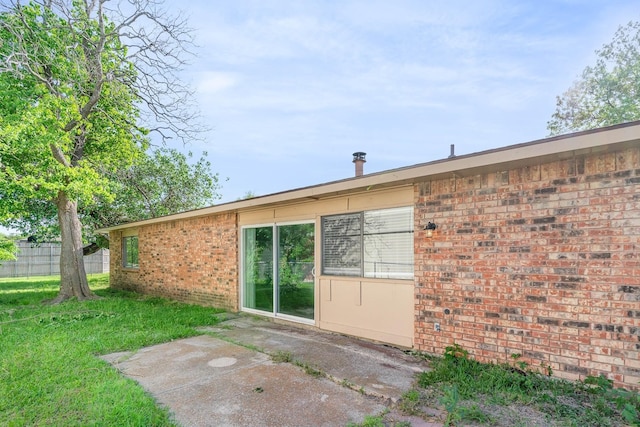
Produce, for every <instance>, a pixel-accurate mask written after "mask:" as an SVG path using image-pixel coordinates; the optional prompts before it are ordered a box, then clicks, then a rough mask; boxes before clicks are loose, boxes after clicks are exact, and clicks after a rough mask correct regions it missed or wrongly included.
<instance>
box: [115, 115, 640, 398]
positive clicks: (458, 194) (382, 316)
mask: <svg viewBox="0 0 640 427" xmlns="http://www.w3.org/2000/svg"><path fill="white" fill-rule="evenodd" d="M355 154H356V156H354V162H355V163H356V167H357V168H358V167H360V170H361V167H362V163H363V162H364V153H355ZM357 168H356V169H357ZM639 190H640V122H633V123H628V124H624V125H618V126H613V127H608V128H603V129H597V130H593V131H587V132H580V133H575V134H571V135H566V136H561V137H554V138H548V139H544V140H541V141H535V142H531V143H526V144H519V145H513V146H509V147H505V148H502V149H496V150H489V151H484V152H480V153H475V154H470V155H463V156H455V157H450V158H448V159H444V160H440V161H434V162H429V163H424V164H418V165H415V166H410V167H406V168H401V169H395V170H390V171H386V172H381V173H374V174H368V175H362V176H356V177H354V178H350V179H345V180H341V181H336V182H330V183H326V184H322V185H317V186H313V187H306V188H300V189H294V190H291V191H286V192H282V193H277V194H271V195H267V196H263V197H257V198H253V199H248V200H241V201H237V202H232V203H227V204H222V205H218V206H212V207H209V208H205V209H200V210H195V211H190V212H184V213H180V214H176V215H171V216H167V217H161V218H155V219H151V220H146V221H140V222H136V223H130V224H123V225H119V226H115V227H111V228H108V229H105V230H103V231H104V232H109V235H110V240H111V286H113V287H114V288H122V289H132V290H136V291H139V292H143V293H146V294H152V295H159V296H164V297H169V298H174V299H177V300H181V301H189V302H195V303H200V304H206V305H213V306H217V307H224V308H227V309H229V310H233V311H246V312H250V313H255V314H260V315H264V316H269V317H274V318H279V319H283V320H286V321H291V322H299V323H304V324H308V325H313V326H315V327H317V328H319V329H323V330H329V331H334V332H339V333H345V334H350V335H355V336H359V337H363V338H367V339H372V340H377V341H381V342H385V343H389V344H393V345H398V346H402V347H412V348H415V349H418V350H422V351H425V352H428V353H434V354H441V353H443V351H444V348H445V347H446V346H449V345H451V344H452V343H454V342H456V343H458V344H460V345H462V346H463V347H464V348H465V349H467V350H468V351H469V352H470V354H471V355H472V356H473V357H474V358H476V359H478V360H481V361H485V362H489V361H494V362H508V361H509V360H511V355H512V354H515V353H518V354H521V355H522V357H523V360H525V361H527V362H529V363H530V364H531V365H532V366H540V365H541V364H542V365H543V366H545V367H546V366H548V367H550V368H551V369H552V370H553V372H554V375H556V376H558V377H563V378H568V379H580V378H584V377H585V376H587V375H599V374H605V375H606V376H607V377H608V378H611V379H613V380H615V382H616V383H617V384H618V385H624V386H626V387H630V388H637V385H638V382H639V381H640V360H639V358H638V355H639V353H640V265H639V258H640V255H639V251H638V250H639V249H640V191H639Z"/></svg>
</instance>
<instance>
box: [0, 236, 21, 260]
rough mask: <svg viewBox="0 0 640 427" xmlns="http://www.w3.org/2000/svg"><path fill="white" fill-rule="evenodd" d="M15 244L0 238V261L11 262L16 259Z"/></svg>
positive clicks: (2, 237)
mask: <svg viewBox="0 0 640 427" xmlns="http://www.w3.org/2000/svg"><path fill="white" fill-rule="evenodd" d="M16 252H17V248H16V244H15V242H14V241H13V240H9V239H7V238H5V237H4V236H0V261H12V260H15V259H16Z"/></svg>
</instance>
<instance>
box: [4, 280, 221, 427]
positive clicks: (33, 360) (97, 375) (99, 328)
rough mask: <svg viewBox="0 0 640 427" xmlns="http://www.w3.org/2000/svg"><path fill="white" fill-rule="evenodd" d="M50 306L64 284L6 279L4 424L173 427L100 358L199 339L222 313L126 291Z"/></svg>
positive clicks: (101, 283)
mask: <svg viewBox="0 0 640 427" xmlns="http://www.w3.org/2000/svg"><path fill="white" fill-rule="evenodd" d="M108 281H109V279H108V275H107V274H100V275H92V276H90V277H89V283H90V287H91V289H92V290H93V291H94V292H95V293H96V294H98V295H99V296H101V297H102V298H101V299H99V300H94V301H87V302H67V303H63V304H60V305H55V306H48V305H43V304H42V303H41V302H42V301H43V300H46V299H51V298H53V297H54V296H55V295H56V294H57V290H58V286H59V278H57V277H42V278H30V279H0V425H3V426H24V425H47V426H166V425H174V423H173V422H172V420H171V418H170V415H169V413H168V412H167V411H166V410H165V409H163V408H159V407H158V406H157V405H156V404H155V402H154V400H153V399H152V398H151V397H150V396H149V395H147V394H146V393H145V392H144V390H143V389H142V388H141V387H140V386H138V385H137V383H135V382H134V381H132V380H129V379H126V378H125V377H123V376H122V375H120V374H119V373H118V371H117V370H115V369H114V368H113V367H111V366H110V365H109V364H107V363H106V362H104V361H102V360H101V359H99V358H98V357H97V356H99V355H102V354H108V353H112V352H116V351H124V350H136V349H139V348H141V347H144V346H148V345H151V344H157V343H162V342H167V341H170V340H172V339H176V338H183V337H188V336H193V335H197V334H198V332H197V331H196V329H195V327H197V326H203V325H213V324H215V323H216V322H217V321H218V320H217V318H216V313H220V312H222V310H216V309H213V308H206V307H200V306H194V305H187V304H182V303H177V302H173V301H168V300H164V299H160V298H149V297H143V296H140V295H138V294H133V293H126V292H119V291H114V290H111V289H110V288H109V287H108Z"/></svg>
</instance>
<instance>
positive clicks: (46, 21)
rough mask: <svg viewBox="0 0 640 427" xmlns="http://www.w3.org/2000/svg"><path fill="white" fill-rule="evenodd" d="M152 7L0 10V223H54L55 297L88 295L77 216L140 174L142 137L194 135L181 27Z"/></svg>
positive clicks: (148, 2) (96, 1)
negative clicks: (121, 177) (123, 177)
mask: <svg viewBox="0 0 640 427" xmlns="http://www.w3.org/2000/svg"><path fill="white" fill-rule="evenodd" d="M160 6H161V4H160V3H158V2H156V1H154V0H130V1H127V2H120V1H111V0H42V1H36V0H32V1H31V2H29V3H28V4H26V5H23V4H21V3H19V2H18V3H12V4H10V5H9V6H0V97H1V98H0V222H3V223H5V224H12V223H20V222H21V221H22V223H23V224H24V223H25V221H28V220H32V221H34V222H32V224H33V223H35V221H36V220H38V219H40V220H43V221H44V225H45V227H46V226H49V227H51V228H54V229H55V228H56V227H58V229H59V230H60V236H61V261H60V269H61V289H60V295H59V297H58V298H57V300H58V301H62V300H65V299H67V298H70V297H77V298H79V299H84V298H91V297H92V294H91V292H90V290H89V288H88V284H87V280H86V274H85V272H84V264H83V260H82V255H83V234H82V231H83V225H82V223H81V219H86V218H89V217H90V214H89V212H92V211H95V210H96V209H98V208H99V207H100V206H103V207H104V206H107V205H109V204H111V203H115V202H116V201H117V191H118V190H121V189H122V187H121V186H119V185H121V184H122V182H118V181H117V180H116V181H114V179H113V178H114V177H118V174H120V173H121V171H123V170H125V171H126V170H131V168H144V167H146V166H145V161H146V159H145V152H146V149H147V148H148V139H147V138H148V135H149V132H155V133H157V134H158V135H159V136H160V137H161V138H162V139H165V140H166V139H167V138H171V137H178V138H181V139H182V140H188V139H189V137H190V136H192V135H193V132H194V131H197V130H198V127H197V126H194V125H193V122H192V119H193V118H194V115H193V113H192V112H191V110H189V108H188V106H189V105H190V104H189V102H187V100H188V99H189V95H190V93H189V92H188V90H186V88H185V86H183V85H181V84H180V80H179V79H178V78H177V72H178V71H179V70H180V68H181V66H182V65H183V61H182V59H181V56H180V55H181V54H183V53H184V52H186V51H188V46H189V45H190V43H191V37H190V32H189V31H188V29H187V28H186V26H185V22H184V20H182V19H181V18H180V17H171V16H167V15H166V14H165V13H164V12H163V11H162V9H161V8H160ZM143 123H144V124H145V125H146V127H143V126H142V124H143ZM169 157H171V156H170V155H169ZM174 160H175V157H174ZM54 218H55V220H54Z"/></svg>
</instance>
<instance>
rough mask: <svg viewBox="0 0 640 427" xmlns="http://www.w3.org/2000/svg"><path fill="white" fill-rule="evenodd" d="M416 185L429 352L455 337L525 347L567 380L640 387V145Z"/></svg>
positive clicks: (470, 346)
mask: <svg viewBox="0 0 640 427" xmlns="http://www.w3.org/2000/svg"><path fill="white" fill-rule="evenodd" d="M415 190H416V215H415V218H416V226H415V227H416V239H415V250H416V253H415V256H416V306H415V320H416V322H415V326H416V329H415V342H416V346H417V347H418V348H419V349H420V350H423V351H426V352H429V353H435V354H442V353H443V352H444V349H445V347H446V346H449V345H451V344H452V343H454V342H456V343H458V344H460V345H461V346H462V347H464V348H465V349H467V350H469V352H470V354H471V355H472V356H473V357H474V358H476V359H478V360H481V361H485V362H490V361H494V362H509V361H510V360H511V355H512V354H521V355H522V359H521V360H524V361H526V362H528V363H530V364H531V365H532V367H535V366H540V365H541V364H544V365H545V366H550V367H551V369H552V370H553V372H554V375H556V376H559V377H563V378H567V379H574V380H575V379H584V378H585V377H586V376H587V375H599V374H605V375H606V376H607V377H608V378H611V379H613V380H614V381H615V382H616V384H618V385H624V386H626V387H631V388H638V384H639V382H640V360H639V359H640V358H639V357H638V356H639V355H640V265H639V259H640V255H639V250H640V191H639V190H640V149H639V148H630V149H625V150H623V151H619V152H615V153H605V154H600V155H590V156H586V157H584V156H583V157H576V158H572V159H568V160H560V161H556V162H551V163H545V164H540V165H537V166H531V167H525V168H520V169H513V170H508V171H503V172H496V173H488V174H485V175H478V176H473V177H464V178H463V177H455V176H454V177H451V178H450V179H442V180H437V181H430V182H424V183H421V184H418V185H416V188H415ZM428 221H433V222H435V223H436V224H437V225H438V229H437V230H436V231H435V233H434V236H433V238H427V237H426V232H425V231H423V228H424V226H425V225H426V224H427V222H428ZM445 309H449V310H450V314H445ZM436 322H437V323H439V324H440V325H441V331H440V332H435V331H434V323H436Z"/></svg>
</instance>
